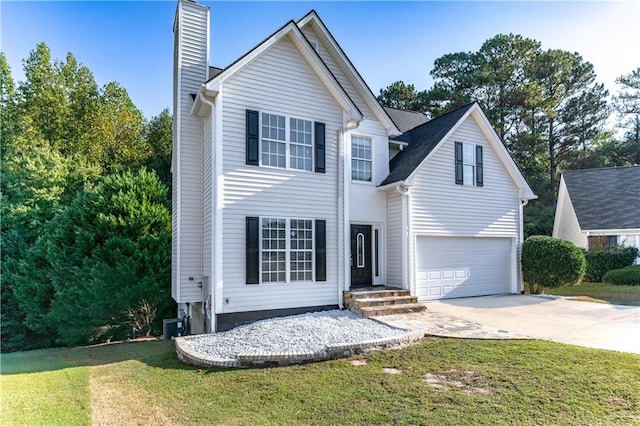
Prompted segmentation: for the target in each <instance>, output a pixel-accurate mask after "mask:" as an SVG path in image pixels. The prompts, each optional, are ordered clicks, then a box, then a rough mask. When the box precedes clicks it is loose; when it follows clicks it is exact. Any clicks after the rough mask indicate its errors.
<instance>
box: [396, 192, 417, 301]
mask: <svg viewBox="0 0 640 426" xmlns="http://www.w3.org/2000/svg"><path fill="white" fill-rule="evenodd" d="M395 189H396V192H397V193H398V194H400V195H402V259H403V260H404V262H403V265H402V282H403V283H407V286H408V287H409V291H410V292H411V294H415V292H414V288H413V279H412V277H411V275H412V274H411V256H410V250H411V243H410V238H411V235H412V234H411V213H410V210H409V186H408V185H406V184H404V183H401V184H398V185H397V186H396V188H395Z"/></svg>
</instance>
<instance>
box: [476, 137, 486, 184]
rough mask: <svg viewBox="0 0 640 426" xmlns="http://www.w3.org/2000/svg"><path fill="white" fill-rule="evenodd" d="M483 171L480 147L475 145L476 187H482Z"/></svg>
mask: <svg viewBox="0 0 640 426" xmlns="http://www.w3.org/2000/svg"><path fill="white" fill-rule="evenodd" d="M483 174H484V170H483V167H482V146H480V145H476V186H483V185H484V176H483Z"/></svg>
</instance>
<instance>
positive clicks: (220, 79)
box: [204, 21, 363, 121]
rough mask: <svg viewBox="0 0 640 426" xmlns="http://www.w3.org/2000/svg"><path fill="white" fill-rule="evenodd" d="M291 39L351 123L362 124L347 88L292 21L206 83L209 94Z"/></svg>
mask: <svg viewBox="0 0 640 426" xmlns="http://www.w3.org/2000/svg"><path fill="white" fill-rule="evenodd" d="M287 36H290V37H291V40H292V42H293V43H294V45H295V46H296V47H297V48H298V49H299V51H300V52H301V54H302V56H303V57H304V58H305V60H306V61H307V63H308V64H309V65H310V66H311V68H312V69H313V70H314V71H315V73H316V74H317V75H318V77H319V78H320V80H321V81H322V82H323V84H324V85H325V86H326V87H327V89H328V91H329V92H330V93H331V95H332V96H333V97H334V99H335V100H336V101H337V102H338V103H339V104H340V106H341V107H342V108H343V110H344V111H345V112H346V113H347V115H348V117H349V119H351V120H355V121H361V120H362V119H363V114H362V112H361V111H360V110H359V109H358V107H357V106H356V104H355V103H354V102H353V100H352V99H351V98H350V97H349V95H348V94H347V92H346V91H345V90H344V88H343V87H342V86H341V85H340V83H339V82H338V81H337V80H336V78H335V77H334V76H333V74H331V71H330V70H329V69H328V67H327V66H326V64H325V63H324V62H323V61H322V59H321V58H320V56H319V55H318V53H317V52H316V51H315V50H314V49H313V47H312V46H311V44H310V43H309V41H308V40H307V39H306V37H305V36H304V34H302V31H301V30H300V28H299V27H298V26H297V25H296V24H295V22H293V21H289V22H288V23H287V24H285V25H284V26H283V27H281V28H280V29H279V30H277V31H276V32H275V33H273V34H272V35H271V36H270V37H268V38H267V39H265V40H264V41H263V42H262V43H260V44H259V45H257V46H256V47H254V48H253V49H252V50H250V51H249V52H247V53H246V54H245V55H244V56H242V57H241V58H239V59H238V60H237V61H235V62H234V63H233V64H231V65H230V66H228V67H227V68H225V69H224V71H222V72H221V73H220V74H218V75H217V76H215V77H214V78H212V79H211V80H209V81H207V82H206V83H205V85H204V86H205V88H206V90H207V91H209V92H218V91H219V90H220V89H219V88H220V86H221V85H222V84H223V83H224V82H225V81H226V80H228V79H229V78H231V77H232V76H233V75H235V74H236V73H237V72H239V71H240V70H242V69H243V68H244V67H246V66H247V65H248V64H249V63H251V62H252V61H253V60H254V59H256V58H257V57H258V56H260V55H261V54H262V53H264V52H265V51H266V50H268V49H269V48H270V47H271V46H273V45H275V44H276V43H277V42H279V41H280V40H282V39H283V38H284V37H287Z"/></svg>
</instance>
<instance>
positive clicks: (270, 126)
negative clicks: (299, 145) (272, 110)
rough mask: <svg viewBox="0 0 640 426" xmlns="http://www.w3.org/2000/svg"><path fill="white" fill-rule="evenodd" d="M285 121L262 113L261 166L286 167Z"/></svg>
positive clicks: (279, 116) (282, 118) (281, 117)
mask: <svg viewBox="0 0 640 426" xmlns="http://www.w3.org/2000/svg"><path fill="white" fill-rule="evenodd" d="M286 134H287V129H286V120H285V117H283V116H282V115H275V114H267V113H262V164H263V165H265V166H272V167H282V168H284V167H286V159H287V157H286V152H287V138H286Z"/></svg>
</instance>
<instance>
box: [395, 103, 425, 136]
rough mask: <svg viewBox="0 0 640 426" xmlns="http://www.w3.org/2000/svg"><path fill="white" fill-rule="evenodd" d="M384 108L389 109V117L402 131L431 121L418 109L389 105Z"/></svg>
mask: <svg viewBox="0 0 640 426" xmlns="http://www.w3.org/2000/svg"><path fill="white" fill-rule="evenodd" d="M384 110H385V111H387V114H389V117H391V120H393V122H394V123H395V124H396V126H398V129H399V130H400V131H401V132H406V131H407V130H411V129H413V128H415V127H418V126H420V125H421V124H424V123H426V122H427V121H429V118H428V117H427V116H426V115H424V114H423V113H421V112H417V111H409V110H406V109H397V108H389V107H384Z"/></svg>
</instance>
